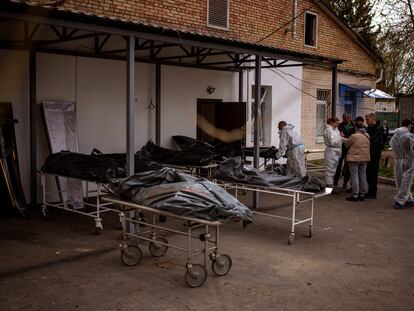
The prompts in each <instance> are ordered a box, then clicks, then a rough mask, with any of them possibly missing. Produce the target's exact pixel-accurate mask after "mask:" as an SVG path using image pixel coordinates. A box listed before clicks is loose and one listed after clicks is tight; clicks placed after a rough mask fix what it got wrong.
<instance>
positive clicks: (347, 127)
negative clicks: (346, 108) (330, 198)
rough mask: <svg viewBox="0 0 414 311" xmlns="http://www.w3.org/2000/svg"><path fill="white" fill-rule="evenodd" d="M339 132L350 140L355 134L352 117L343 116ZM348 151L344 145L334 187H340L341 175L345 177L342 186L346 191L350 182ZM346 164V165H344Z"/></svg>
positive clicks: (346, 114) (345, 114)
mask: <svg viewBox="0 0 414 311" xmlns="http://www.w3.org/2000/svg"><path fill="white" fill-rule="evenodd" d="M338 130H339V132H340V133H341V135H342V137H344V138H349V137H351V135H352V134H354V123H353V122H352V120H351V117H350V115H349V114H348V113H344V114H343V115H342V122H341V123H339V125H338ZM347 151H348V149H347V148H346V146H345V144H344V143H343V144H342V155H341V157H340V158H339V162H338V167H337V168H336V173H335V177H334V186H337V185H338V181H339V178H340V177H341V174H342V175H343V177H344V181H343V184H342V188H343V189H346V187H347V184H348V181H349V178H350V176H349V166H348V163H346V153H347ZM344 162H345V163H344Z"/></svg>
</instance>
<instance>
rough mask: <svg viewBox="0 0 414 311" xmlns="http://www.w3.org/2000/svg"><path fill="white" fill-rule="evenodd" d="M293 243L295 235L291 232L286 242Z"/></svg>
mask: <svg viewBox="0 0 414 311" xmlns="http://www.w3.org/2000/svg"><path fill="white" fill-rule="evenodd" d="M293 243H295V235H294V234H291V235H289V240H288V244H289V245H293Z"/></svg>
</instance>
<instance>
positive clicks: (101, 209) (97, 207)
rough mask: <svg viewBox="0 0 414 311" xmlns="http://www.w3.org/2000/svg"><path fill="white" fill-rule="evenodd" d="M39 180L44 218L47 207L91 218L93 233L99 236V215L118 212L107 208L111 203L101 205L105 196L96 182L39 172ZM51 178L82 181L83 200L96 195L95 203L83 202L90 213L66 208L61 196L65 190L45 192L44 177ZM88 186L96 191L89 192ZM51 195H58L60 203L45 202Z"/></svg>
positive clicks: (100, 223) (100, 184)
mask: <svg viewBox="0 0 414 311" xmlns="http://www.w3.org/2000/svg"><path fill="white" fill-rule="evenodd" d="M40 175H41V177H40V180H41V186H42V215H43V217H45V218H48V217H49V211H48V207H54V208H58V209H62V210H65V211H68V212H71V213H76V214H80V215H84V216H87V217H91V218H93V219H94V221H95V227H94V232H95V233H96V234H100V233H101V232H102V231H103V224H102V218H101V214H102V213H106V212H118V210H116V209H113V208H110V207H109V206H112V203H102V202H101V196H102V195H104V194H106V192H105V191H104V189H105V187H104V186H103V185H104V184H103V183H100V182H97V181H91V180H86V179H81V178H76V177H71V176H65V175H59V174H54V173H47V172H43V171H42V172H40ZM47 175H48V176H52V177H63V178H72V179H78V180H80V181H82V183H85V189H86V190H85V198H84V199H86V200H88V199H89V195H90V194H96V203H89V202H86V201H85V200H84V202H83V205H84V206H87V207H91V208H92V210H91V211H89V212H88V211H85V210H77V209H73V208H70V207H69V206H68V202H67V201H66V200H65V196H64V195H62V194H64V193H66V192H67V191H66V189H58V190H57V191H49V192H47V191H46V176H47ZM89 184H95V185H96V190H91V189H90V188H89ZM53 194H59V197H60V198H63V199H62V201H59V202H47V197H48V196H51V195H53Z"/></svg>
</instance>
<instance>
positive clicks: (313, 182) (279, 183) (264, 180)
mask: <svg viewBox="0 0 414 311" xmlns="http://www.w3.org/2000/svg"><path fill="white" fill-rule="evenodd" d="M213 177H214V178H216V179H220V180H224V181H232V182H235V183H241V184H251V185H258V186H267V187H279V188H287V189H292V190H302V191H310V192H319V191H321V190H322V189H323V186H322V183H321V182H320V181H319V180H318V179H317V178H315V177H310V178H308V177H305V178H296V177H292V176H282V175H277V174H275V173H272V172H259V171H258V170H257V169H250V168H246V167H245V166H244V165H243V162H242V161H241V158H239V157H236V158H230V159H227V160H225V161H223V162H221V163H220V164H219V165H218V166H217V167H216V168H215V169H214V170H213Z"/></svg>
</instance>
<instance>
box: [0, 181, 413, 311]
mask: <svg viewBox="0 0 414 311" xmlns="http://www.w3.org/2000/svg"><path fill="white" fill-rule="evenodd" d="M346 195H347V194H345V193H340V194H337V195H332V196H329V197H325V198H322V199H320V200H318V201H317V204H316V208H315V228H314V235H313V237H312V238H308V237H307V232H308V225H306V224H305V225H303V226H301V227H298V229H297V237H296V240H295V244H294V245H292V246H289V245H288V244H287V239H288V233H289V230H290V228H289V223H288V222H286V221H281V220H276V219H269V218H264V217H260V216H256V217H255V223H254V224H251V225H249V226H247V228H245V229H243V228H242V226H241V224H240V223H233V224H228V225H224V226H223V227H222V232H221V233H222V234H221V245H220V249H221V252H222V253H227V254H229V255H230V256H231V257H232V259H233V267H232V269H231V271H230V273H229V274H228V275H226V276H222V277H218V276H215V275H214V273H212V271H211V268H210V267H208V273H209V277H208V279H207V281H206V283H205V284H204V286H203V287H201V288H196V289H192V288H189V287H187V286H186V285H185V283H184V272H185V269H184V263H185V256H184V254H183V253H180V252H178V251H175V250H172V249H170V250H169V251H168V253H167V254H166V255H165V256H164V257H162V258H159V259H154V258H153V257H151V256H150V255H149V252H148V248H147V245H146V244H143V245H141V248H142V250H143V252H144V258H143V260H142V262H141V263H140V264H139V265H138V266H135V267H125V266H123V265H122V264H121V262H120V251H119V248H118V244H119V238H120V231H119V230H118V229H117V216H116V215H115V214H110V215H106V217H105V218H104V232H103V233H102V234H101V235H94V234H92V233H91V226H92V224H93V221H92V219H88V218H85V217H82V216H78V215H74V214H67V213H65V212H62V211H52V217H51V219H50V220H48V221H45V220H43V219H41V218H40V217H39V216H37V215H33V216H32V219H31V220H29V221H26V220H22V219H19V218H8V219H0V224H1V225H0V310H209V311H210V310H413V309H414V244H413V237H414V209H407V210H395V209H394V208H393V200H392V197H393V195H394V189H393V187H391V186H385V185H380V192H379V196H378V199H377V200H370V201H366V202H357V203H354V202H348V201H345V197H346ZM242 198H243V200H245V201H246V202H249V201H250V199H249V197H248V196H244V197H242ZM261 202H262V204H263V206H267V207H269V206H273V207H276V209H275V212H276V213H278V214H288V212H289V209H288V204H286V202H285V201H283V200H280V199H279V198H276V197H270V196H265V197H263V196H262V197H261ZM305 212H308V209H306V208H305V207H303V208H301V209H300V213H305ZM167 223H168V222H167ZM172 225H178V224H175V223H172ZM178 226H180V225H178ZM166 237H167V238H168V240H169V241H170V243H178V244H183V243H185V238H181V237H177V236H173V235H169V236H168V235H167V236H166ZM183 245H184V244H183ZM196 262H199V263H202V259H201V258H199V259H198V260H196Z"/></svg>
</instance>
